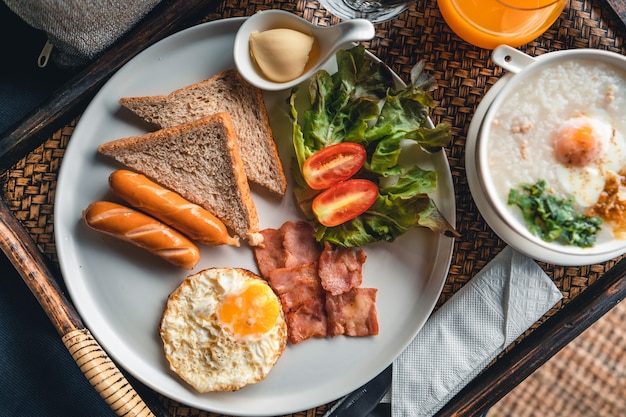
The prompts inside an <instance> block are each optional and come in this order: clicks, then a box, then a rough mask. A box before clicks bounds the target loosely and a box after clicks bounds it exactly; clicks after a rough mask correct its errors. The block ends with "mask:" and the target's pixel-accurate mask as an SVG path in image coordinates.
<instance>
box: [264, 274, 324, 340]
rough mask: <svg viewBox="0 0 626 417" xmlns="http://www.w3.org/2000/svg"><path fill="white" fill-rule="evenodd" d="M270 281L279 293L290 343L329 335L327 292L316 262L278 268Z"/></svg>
mask: <svg viewBox="0 0 626 417" xmlns="http://www.w3.org/2000/svg"><path fill="white" fill-rule="evenodd" d="M269 282H270V285H271V286H272V288H274V290H275V291H276V293H277V294H278V296H279V297H280V301H281V304H282V306H283V311H284V312H285V318H286V320H287V334H288V337H289V341H290V342H291V343H293V344H295V343H298V342H301V341H303V340H305V339H309V338H311V337H325V336H326V326H327V325H326V310H325V299H326V294H325V293H324V289H323V288H322V285H321V283H320V281H319V278H318V276H317V262H311V263H308V264H306V265H300V266H296V267H293V268H278V269H275V270H274V271H272V272H271V273H270V279H269Z"/></svg>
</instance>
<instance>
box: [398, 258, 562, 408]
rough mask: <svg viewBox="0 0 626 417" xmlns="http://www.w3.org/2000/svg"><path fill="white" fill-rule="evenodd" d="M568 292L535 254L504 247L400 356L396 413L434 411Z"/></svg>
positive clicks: (440, 310)
mask: <svg viewBox="0 0 626 417" xmlns="http://www.w3.org/2000/svg"><path fill="white" fill-rule="evenodd" d="M562 297H563V296H562V295H561V293H560V291H559V290H558V288H557V287H556V286H555V285H554V283H553V282H552V280H550V278H549V277H548V276H547V275H546V274H545V273H544V272H543V270H542V269H541V268H540V267H539V265H537V263H536V262H535V261H534V260H532V259H530V258H528V257H527V256H524V255H522V254H520V253H518V252H516V251H515V250H513V249H511V248H510V247H506V248H505V249H503V250H502V251H501V252H500V253H499V254H498V255H497V256H496V257H495V258H494V259H493V260H492V261H491V262H489V263H488V264H487V265H486V266H485V268H484V269H483V270H482V271H480V272H479V273H478V274H477V275H476V276H475V277H474V278H473V279H472V280H470V281H469V282H468V283H467V284H466V285H465V286H464V287H463V288H461V289H460V290H459V291H458V292H457V293H455V294H454V295H453V296H452V297H451V298H450V299H449V300H448V301H447V302H446V303H445V304H443V305H442V306H441V307H440V308H439V309H438V310H437V311H436V312H435V313H433V315H432V316H431V317H430V318H429V319H428V321H427V322H426V324H425V325H424V327H423V328H422V330H421V331H420V332H419V333H418V335H417V336H416V338H415V339H414V340H413V341H412V342H411V344H410V345H409V346H408V347H407V348H406V350H405V351H404V352H403V353H402V354H401V355H400V356H399V357H398V358H397V359H396V361H395V362H394V364H393V385H392V388H391V391H390V394H388V397H387V399H389V396H390V397H391V403H392V417H416V416H432V415H433V414H435V413H436V412H437V411H439V409H441V407H443V406H444V405H445V404H446V403H447V402H448V401H449V400H450V399H451V398H452V397H453V396H454V395H456V394H457V393H458V392H459V391H460V390H461V389H462V388H463V387H464V386H465V385H467V383H468V382H470V381H471V380H472V379H473V378H474V377H475V376H476V375H478V374H479V373H480V372H481V371H482V370H483V369H484V368H485V367H486V366H487V365H488V364H489V362H490V361H491V360H492V359H493V358H495V357H496V356H497V355H498V354H499V353H500V352H502V351H503V350H504V348H506V347H507V346H508V345H509V344H510V343H511V342H513V341H514V340H515V339H516V338H517V337H519V336H520V335H521V334H522V333H523V332H524V331H526V330H527V329H528V328H529V327H530V326H531V325H532V324H534V323H535V322H536V321H537V320H539V318H541V317H542V316H543V315H544V314H545V313H546V312H547V311H548V310H549V309H550V308H552V307H553V306H554V304H556V303H557V302H558V301H559V300H560V299H561V298H562Z"/></svg>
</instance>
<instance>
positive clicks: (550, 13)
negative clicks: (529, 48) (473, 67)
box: [437, 0, 567, 49]
mask: <svg viewBox="0 0 626 417" xmlns="http://www.w3.org/2000/svg"><path fill="white" fill-rule="evenodd" d="M566 3H567V0H437V4H438V6H439V11H440V12H441V15H442V16H443V18H444V20H445V21H446V23H447V24H448V26H450V28H451V29H452V30H453V31H454V33H456V34H457V35H459V37H461V38H462V39H463V40H465V41H467V42H469V43H471V44H473V45H476V46H478V47H481V48H485V49H493V48H495V47H496V46H498V45H501V44H506V45H509V46H513V47H517V46H520V45H524V44H526V43H528V42H530V41H532V40H533V39H536V38H538V37H539V36H540V35H541V34H542V33H543V32H545V31H546V30H548V28H549V27H550V26H551V25H552V24H553V23H554V21H555V20H556V19H557V18H558V17H559V15H560V14H561V11H562V10H563V8H564V7H565V4H566Z"/></svg>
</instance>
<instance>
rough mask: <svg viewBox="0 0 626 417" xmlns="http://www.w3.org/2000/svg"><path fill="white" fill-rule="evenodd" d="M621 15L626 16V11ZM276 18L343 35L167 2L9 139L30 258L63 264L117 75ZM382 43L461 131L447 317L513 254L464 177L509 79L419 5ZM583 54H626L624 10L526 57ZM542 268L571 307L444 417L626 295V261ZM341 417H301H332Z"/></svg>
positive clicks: (319, 17)
mask: <svg viewBox="0 0 626 417" xmlns="http://www.w3.org/2000/svg"><path fill="white" fill-rule="evenodd" d="M609 3H614V4H618V3H620V2H609ZM618 5H619V6H622V9H623V8H624V6H623V4H618ZM268 8H281V9H284V10H288V11H291V12H293V13H296V14H298V15H300V16H303V17H304V18H306V19H308V20H311V21H313V22H316V23H317V24H320V25H330V24H335V23H338V19H336V18H334V17H332V16H330V15H329V14H328V13H327V12H325V11H324V10H323V9H320V6H319V4H318V3H317V2H316V1H306V0H298V1H293V0H275V1H270V0H257V1H254V2H250V1H247V0H228V1H224V2H217V1H211V0H209V1H196V2H191V1H183V0H179V1H165V2H164V3H163V4H162V6H161V8H160V9H159V11H158V13H153V14H152V15H150V16H149V17H148V19H147V21H146V22H144V23H143V24H142V25H140V27H139V28H138V29H137V30H136V31H135V32H134V33H132V34H130V35H129V36H128V37H126V38H125V39H123V40H122V41H120V43H119V44H118V45H117V46H116V47H114V48H113V49H112V50H111V51H110V52H107V53H106V54H105V55H104V56H103V57H101V58H100V59H98V60H96V61H95V62H94V63H93V65H91V66H90V67H88V68H87V69H85V71H84V72H83V73H81V74H80V75H79V76H78V77H77V78H76V79H75V80H73V81H72V82H70V83H68V85H67V86H66V87H65V88H64V89H63V90H62V91H61V92H60V93H59V94H57V95H55V96H54V97H53V98H51V99H50V101H48V102H47V103H46V104H45V105H44V106H42V107H41V108H40V109H39V110H38V111H36V112H34V113H33V114H32V115H31V116H30V117H28V118H26V119H25V120H24V121H23V123H22V124H21V125H20V126H19V127H18V128H17V129H16V130H15V131H13V132H11V133H10V134H9V135H7V136H5V137H3V138H2V139H0V180H1V183H2V198H3V200H4V203H5V204H6V207H7V209H8V211H7V212H10V213H11V214H12V215H13V216H14V217H15V219H16V220H17V222H15V223H12V224H11V225H10V227H9V229H10V230H12V231H13V232H14V237H13V238H14V239H19V240H21V241H23V240H24V239H25V236H27V237H28V238H29V239H32V242H33V244H32V245H29V246H28V248H27V250H28V251H31V252H33V251H36V250H37V248H39V250H40V251H41V253H42V254H43V255H44V257H43V258H45V259H43V260H42V261H44V260H45V261H47V260H49V261H51V262H52V264H54V263H56V248H55V244H54V236H53V222H52V215H53V211H54V207H53V200H54V190H55V186H56V174H57V171H58V167H59V165H60V164H61V163H62V159H63V152H64V149H65V147H66V146H67V143H68V142H69V140H70V138H71V135H72V132H73V129H74V126H75V122H76V120H77V119H78V118H79V117H80V114H81V111H82V109H83V108H84V106H85V105H86V103H88V101H89V99H90V98H91V97H92V96H93V94H94V93H95V92H96V91H97V90H98V88H99V87H100V86H102V84H103V83H104V82H105V81H106V80H107V79H108V78H109V77H110V76H111V75H112V74H113V73H114V72H115V71H116V70H117V69H119V68H120V67H121V66H122V65H123V64H124V63H126V62H128V60H130V59H131V58H132V57H133V56H135V55H136V54H137V53H138V52H140V51H141V50H143V49H144V48H145V47H147V46H148V45H150V44H152V43H154V42H155V41H157V40H158V39H161V38H163V37H165V36H167V35H169V34H171V33H174V32H175V31H178V30H181V29H183V28H185V27H189V26H191V25H193V24H197V23H201V22H204V21H210V20H216V19H220V18H224V17H238V16H246V15H250V14H252V13H254V12H256V11H258V10H263V9H268ZM376 33H377V36H376V38H375V39H373V40H372V41H370V42H368V43H367V44H366V46H367V47H368V49H369V50H370V51H372V52H373V53H374V54H376V55H377V56H378V57H380V58H381V59H383V61H384V62H386V63H387V64H388V65H389V66H390V67H391V68H392V69H393V70H394V71H395V72H396V73H398V74H399V75H400V76H401V77H403V78H404V79H405V80H408V78H409V71H410V69H411V67H412V66H413V65H414V64H415V62H417V60H419V59H424V60H425V61H426V62H427V68H426V70H427V71H428V72H430V73H431V74H433V75H434V76H435V77H436V78H437V80H438V83H439V89H437V90H436V91H435V92H434V98H435V100H436V102H437V107H436V109H435V111H434V113H433V115H432V118H433V120H434V122H435V123H440V122H444V123H448V124H450V125H451V126H452V127H453V135H454V138H453V143H452V144H451V146H450V147H449V148H448V149H447V152H448V158H449V162H450V166H451V169H452V175H453V180H454V186H455V193H456V199H457V208H458V210H457V228H458V230H459V232H460V233H461V235H462V237H461V238H460V239H458V240H457V241H456V243H455V247H454V254H453V259H452V265H451V269H450V273H449V277H448V279H447V282H446V284H445V286H444V289H443V293H442V295H441V297H440V300H439V302H438V306H440V305H441V304H443V303H444V302H445V301H446V300H447V299H448V298H450V297H451V296H452V295H453V294H454V293H455V292H456V291H458V289H459V288H461V287H462V286H463V285H464V284H465V283H466V282H467V281H468V280H469V279H471V278H472V277H473V276H474V275H475V274H476V273H477V272H478V271H480V270H481V269H482V267H483V266H484V265H485V264H486V263H487V262H489V261H490V260H491V259H492V258H493V257H494V256H495V255H496V254H497V253H498V252H499V251H500V250H501V249H502V248H503V247H504V245H505V244H504V242H502V241H501V240H500V239H499V238H498V237H497V236H496V235H495V234H494V233H493V231H492V230H491V229H490V228H489V227H488V225H487V224H486V223H485V221H484V219H483V218H482V217H481V215H480V214H479V213H478V210H477V208H476V206H475V204H474V202H473V200H472V197H471V194H470V191H469V188H468V185H467V179H466V176H465V167H464V145H465V138H466V134H467V130H468V127H469V123H470V121H471V118H472V115H473V113H474V111H475V109H476V107H477V105H478V104H479V103H480V100H481V98H482V97H483V96H484V94H485V93H486V92H487V91H488V90H489V88H490V87H491V86H492V85H493V84H495V82H497V81H498V79H499V77H500V76H501V75H502V70H501V69H500V68H497V67H495V66H494V65H493V63H492V62H491V61H490V59H489V56H490V51H487V50H482V49H479V48H476V47H473V46H471V45H469V44H467V43H465V42H463V41H462V40H461V39H459V38H458V37H457V36H456V35H455V34H454V33H452V32H451V31H450V29H449V28H448V27H447V25H446V24H445V22H444V21H443V20H442V18H441V16H440V14H439V11H438V9H437V7H436V0H418V1H417V2H416V3H415V4H414V6H413V7H412V8H411V9H409V10H408V11H406V12H405V13H403V14H402V15H400V16H399V17H398V18H396V19H394V20H392V21H390V22H386V23H383V24H379V25H377V26H376ZM583 47H590V48H598V49H605V50H610V51H614V52H617V53H622V54H624V53H625V52H626V46H625V43H624V26H623V25H622V22H621V21H620V20H619V19H618V18H617V16H616V14H615V13H614V12H613V9H611V8H609V7H607V6H606V5H605V4H604V3H603V2H601V1H600V0H591V1H589V2H571V4H570V5H569V7H566V9H565V10H564V11H563V13H562V15H561V17H560V18H559V20H558V21H557V22H556V23H555V24H554V25H553V27H552V28H551V29H550V30H549V31H548V32H546V33H545V34H544V35H543V36H542V37H541V38H539V39H537V40H535V41H533V42H531V43H529V44H528V45H526V46H524V47H522V48H520V49H521V50H523V51H525V52H526V53H529V54H531V55H540V54H543V53H547V52H550V51H555V50H560V49H568V48H583ZM17 229H19V230H17ZM3 250H4V251H5V252H9V253H8V256H9V257H11V256H13V258H15V257H16V255H15V253H12V252H11V248H10V242H8V243H7V245H5V247H4V248H3ZM22 266H23V267H24V268H26V267H28V268H32V266H31V265H22ZM541 266H542V267H543V269H544V270H545V271H546V273H547V274H548V275H549V276H550V277H551V278H552V279H553V281H554V282H555V284H556V285H557V287H558V288H559V289H560V290H561V292H562V294H563V296H564V298H563V300H562V301H561V302H560V303H559V304H557V305H556V306H555V307H554V308H553V309H552V310H551V311H549V312H548V313H547V314H546V315H545V316H544V317H543V318H542V319H541V320H539V322H537V323H536V325H535V326H533V327H532V328H531V329H529V330H528V331H527V332H526V333H525V334H524V335H522V336H521V337H520V338H519V339H518V340H517V341H516V342H515V343H514V344H513V345H512V346H510V347H509V348H508V349H507V350H506V352H504V353H503V354H502V355H501V356H500V357H499V358H498V359H497V360H495V361H494V362H493V363H492V364H491V365H490V366H489V367H488V368H487V369H486V370H485V371H484V372H483V373H482V374H481V375H480V376H479V377H478V378H477V379H476V380H475V381H473V382H472V383H470V385H468V386H467V387H466V388H465V389H464V390H463V391H461V392H460V393H459V394H458V395H457V397H456V398H455V399H454V400H453V401H451V402H450V403H449V404H448V405H446V406H445V407H444V409H443V410H441V411H440V412H439V414H438V415H457V416H461V415H463V416H471V415H480V414H481V413H482V412H484V411H485V410H486V409H487V408H488V407H489V406H490V405H492V404H494V403H495V402H497V401H498V400H499V399H500V398H501V397H502V396H504V395H505V394H506V393H507V392H509V391H510V390H511V389H512V388H513V387H515V386H516V385H517V384H519V382H521V381H522V380H523V379H524V378H525V377H527V376H528V375H529V374H530V373H532V372H533V371H534V370H535V369H537V368H538V367H539V366H540V365H541V364H543V363H544V362H545V361H547V360H548V359H549V358H550V357H552V355H554V354H555V353H556V352H558V351H559V350H560V349H561V348H562V347H563V346H565V345H566V344H567V343H568V342H569V341H571V340H572V339H573V338H575V337H576V336H577V335H578V334H580V333H581V332H582V331H583V330H584V329H585V328H587V327H588V326H589V325H590V324H592V323H593V322H595V321H596V320H597V319H598V318H600V317H601V316H602V315H603V314H604V313H605V312H606V311H608V310H609V309H610V308H612V307H613V306H614V305H615V304H616V303H617V302H619V301H620V300H621V299H623V298H624V296H625V295H626V280H624V279H622V277H623V276H624V275H625V274H626V260H624V259H614V260H612V261H609V262H606V263H603V264H598V265H591V266H585V267H567V268H566V267H561V266H557V265H549V264H541ZM50 279H51V280H54V277H50ZM48 308H50V309H52V310H56V309H57V308H58V307H48ZM52 313H54V311H52ZM161 403H162V404H161V405H163V406H165V407H166V408H167V409H168V410H169V412H170V413H172V414H173V415H175V416H181V417H182V416H189V415H198V413H199V411H198V410H194V409H191V408H189V407H187V406H185V405H184V404H178V403H176V402H174V401H172V400H170V399H168V398H162V397H161ZM329 406H330V404H329V405H324V406H322V407H318V408H317V409H315V410H307V411H303V412H302V413H296V414H294V415H297V416H305V415H306V416H310V415H322V414H323V413H324V412H325V410H326V409H327V408H328V407H329ZM200 415H204V414H200ZM207 415H209V416H215V414H212V413H208V414H207Z"/></svg>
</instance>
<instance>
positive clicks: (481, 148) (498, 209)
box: [474, 48, 626, 257]
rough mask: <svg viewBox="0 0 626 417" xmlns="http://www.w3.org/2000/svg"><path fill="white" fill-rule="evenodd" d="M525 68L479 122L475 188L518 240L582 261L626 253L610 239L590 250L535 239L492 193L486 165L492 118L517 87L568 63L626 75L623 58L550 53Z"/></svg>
mask: <svg viewBox="0 0 626 417" xmlns="http://www.w3.org/2000/svg"><path fill="white" fill-rule="evenodd" d="M537 58H539V59H535V60H533V61H532V62H531V63H530V64H528V65H527V66H526V67H524V68H523V69H521V70H520V71H519V72H518V73H516V74H513V76H512V77H511V78H510V80H509V81H508V82H507V84H506V85H505V86H504V87H503V88H502V89H501V90H500V91H499V92H498V94H497V96H496V97H495V98H494V100H493V102H492V103H491V104H490V106H489V108H488V109H487V111H486V113H485V116H484V118H483V120H482V123H481V126H480V129H479V132H478V135H477V138H476V152H475V161H474V162H475V166H476V176H477V179H478V185H479V186H480V188H481V189H482V194H483V195H484V197H485V199H486V200H487V204H488V205H489V206H490V207H491V208H492V210H493V212H494V213H495V215H496V216H497V217H498V218H499V219H500V221H501V222H503V223H504V224H505V225H506V226H507V227H509V228H510V229H511V230H512V231H513V232H515V233H516V234H517V235H519V236H520V237H522V238H524V239H525V240H527V241H529V242H531V243H532V244H534V245H536V246H539V247H542V248H544V249H546V250H548V251H551V252H554V253H555V254H561V255H567V256H572V255H574V256H581V257H589V256H593V257H596V256H598V255H602V254H610V253H615V252H616V251H617V252H619V251H620V250H621V251H623V252H626V239H623V240H622V239H612V240H610V241H607V242H601V243H599V244H596V245H594V246H593V247H589V248H581V247H577V246H573V245H563V244H560V243H558V242H547V241H544V240H543V239H541V238H540V237H538V236H535V235H534V234H532V233H531V232H530V231H529V230H528V228H527V227H526V225H525V224H524V223H523V221H520V219H519V218H518V217H516V216H515V215H514V214H513V212H512V211H511V210H510V209H509V208H508V207H507V205H506V204H505V202H504V201H502V200H501V199H500V198H499V197H498V195H497V193H496V192H495V185H494V184H493V181H492V178H491V175H490V169H489V167H488V164H487V158H486V156H487V154H488V146H489V132H490V130H491V125H492V122H493V119H494V117H495V115H496V114H497V113H498V110H499V109H500V107H501V106H502V104H503V103H504V102H505V101H506V100H507V99H508V97H509V96H510V94H511V91H513V90H514V89H515V88H516V87H517V86H519V85H520V84H521V83H523V82H524V81H525V80H527V79H528V78H529V77H532V76H534V75H535V74H536V73H537V72H538V71H540V70H541V69H543V68H545V67H547V66H550V65H555V64H557V63H559V62H565V61H568V60H585V61H590V60H594V61H600V62H603V63H606V64H609V65H613V66H617V67H619V68H621V69H622V70H623V71H624V73H625V75H626V57H625V56H623V55H620V54H618V53H615V52H611V51H606V50H599V49H590V48H583V49H568V50H560V51H554V52H549V53H546V54H543V55H540V56H538V57H537Z"/></svg>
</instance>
